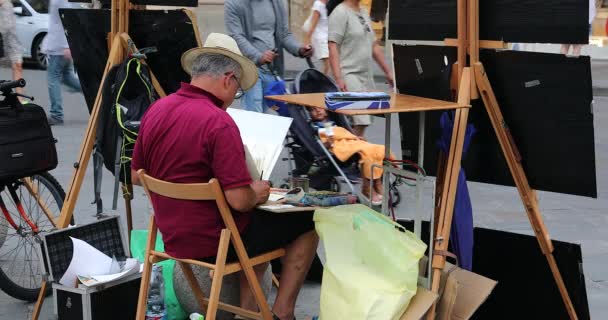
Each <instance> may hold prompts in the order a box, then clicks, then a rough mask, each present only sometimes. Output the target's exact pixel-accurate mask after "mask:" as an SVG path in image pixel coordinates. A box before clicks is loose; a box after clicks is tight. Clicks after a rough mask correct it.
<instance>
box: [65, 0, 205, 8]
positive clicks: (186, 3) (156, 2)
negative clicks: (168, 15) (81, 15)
mask: <svg viewBox="0 0 608 320" xmlns="http://www.w3.org/2000/svg"><path fill="white" fill-rule="evenodd" d="M69 2H81V3H91V2H92V1H91V0H69ZM100 2H101V4H102V5H104V6H108V7H109V6H110V5H111V3H112V1H111V0H101V1H100ZM130 2H131V3H133V4H140V5H152V6H174V7H196V6H198V0H131V1H130Z"/></svg>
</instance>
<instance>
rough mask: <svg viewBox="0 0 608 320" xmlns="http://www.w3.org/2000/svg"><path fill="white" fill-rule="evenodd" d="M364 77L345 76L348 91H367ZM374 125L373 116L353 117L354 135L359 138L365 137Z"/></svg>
mask: <svg viewBox="0 0 608 320" xmlns="http://www.w3.org/2000/svg"><path fill="white" fill-rule="evenodd" d="M365 82H366V79H365V78H364V75H354V74H345V75H344V83H345V84H346V88H347V89H348V91H366V90H367V88H366V86H365ZM371 123H372V119H371V116H369V115H360V116H352V126H353V131H354V132H353V133H354V134H355V135H357V136H359V137H363V136H364V135H365V129H367V127H368V126H369V125H370V124H371Z"/></svg>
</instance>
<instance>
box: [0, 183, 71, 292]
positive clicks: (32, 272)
mask: <svg viewBox="0 0 608 320" xmlns="http://www.w3.org/2000/svg"><path fill="white" fill-rule="evenodd" d="M30 181H31V188H32V189H34V190H35V191H36V192H37V193H38V195H39V197H38V199H40V201H38V200H37V198H36V197H34V196H33V195H32V193H31V192H30V191H29V189H28V186H26V185H25V184H24V183H23V182H22V181H19V182H15V183H13V186H15V187H16V193H17V197H18V198H19V200H20V201H21V205H22V207H23V209H24V211H25V213H26V215H27V218H28V219H29V222H30V223H32V224H33V225H34V226H36V227H37V229H38V230H37V232H36V230H33V229H34V228H32V226H31V225H30V223H28V221H27V220H26V219H24V218H23V217H22V216H21V215H20V214H19V211H18V209H17V206H16V205H15V202H14V201H13V200H12V198H11V196H10V193H9V192H8V190H7V188H5V189H4V191H2V192H1V193H0V196H1V197H2V199H3V200H4V203H5V205H6V207H7V209H8V214H9V216H10V218H11V220H12V221H13V222H14V224H15V225H16V226H17V228H15V226H13V225H12V224H11V223H10V222H9V220H8V219H7V218H6V217H5V215H4V214H1V213H0V236H1V235H2V234H3V232H4V235H5V236H4V238H5V239H4V241H3V243H2V246H1V247H0V289H2V290H3V291H4V292H6V293H7V294H8V295H9V296H11V297H13V298H16V299H19V300H24V301H36V299H37V297H38V293H39V292H40V284H41V283H42V280H43V275H44V268H43V267H42V262H41V257H40V251H39V249H38V247H39V243H40V238H39V234H40V233H46V232H49V231H53V230H55V229H56V227H55V222H54V221H56V220H57V219H56V218H57V217H59V215H60V213H61V208H62V206H63V199H64V198H65V192H64V191H63V188H61V185H60V184H59V182H57V180H55V178H54V177H53V176H52V175H50V174H49V173H46V172H45V173H42V174H39V175H35V176H33V177H32V178H31V180H30ZM41 205H44V206H45V208H46V209H47V210H46V212H45V210H43V207H42V206H41ZM49 217H50V218H51V219H53V220H54V221H51V219H50V218H49ZM72 223H73V219H72ZM2 230H4V231H2ZM0 240H2V239H0Z"/></svg>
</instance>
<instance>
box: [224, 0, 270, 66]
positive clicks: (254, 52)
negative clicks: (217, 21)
mask: <svg viewBox="0 0 608 320" xmlns="http://www.w3.org/2000/svg"><path fill="white" fill-rule="evenodd" d="M239 6H242V4H238V3H236V1H231V0H227V1H226V2H225V4H224V23H225V25H226V31H228V35H229V36H231V37H232V38H233V39H234V40H235V41H236V43H237V45H238V46H239V49H240V50H241V52H242V53H243V55H244V56H246V57H247V58H249V59H250V60H251V61H253V62H254V63H255V64H256V65H259V61H260V58H261V57H262V54H263V53H262V52H260V50H258V49H256V48H255V47H254V46H253V45H252V44H251V42H249V40H248V39H247V37H246V36H245V31H244V30H243V25H242V22H241V17H240V15H241V14H244V13H242V12H239V11H242V10H239V9H241V8H239Z"/></svg>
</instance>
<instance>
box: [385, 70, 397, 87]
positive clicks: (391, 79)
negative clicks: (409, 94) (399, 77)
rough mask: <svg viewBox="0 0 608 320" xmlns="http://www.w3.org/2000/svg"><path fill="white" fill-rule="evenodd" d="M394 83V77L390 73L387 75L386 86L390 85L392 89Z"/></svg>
mask: <svg viewBox="0 0 608 320" xmlns="http://www.w3.org/2000/svg"><path fill="white" fill-rule="evenodd" d="M394 83H395V80H394V79H393V75H392V74H390V73H387V74H386V84H388V85H389V86H391V88H392V87H393V85H394Z"/></svg>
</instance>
